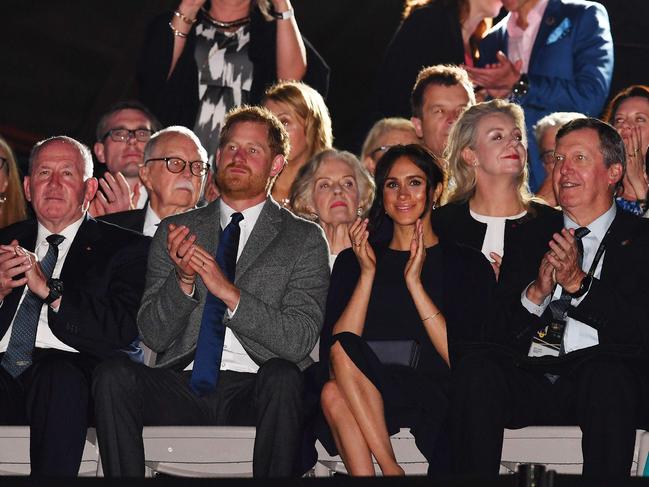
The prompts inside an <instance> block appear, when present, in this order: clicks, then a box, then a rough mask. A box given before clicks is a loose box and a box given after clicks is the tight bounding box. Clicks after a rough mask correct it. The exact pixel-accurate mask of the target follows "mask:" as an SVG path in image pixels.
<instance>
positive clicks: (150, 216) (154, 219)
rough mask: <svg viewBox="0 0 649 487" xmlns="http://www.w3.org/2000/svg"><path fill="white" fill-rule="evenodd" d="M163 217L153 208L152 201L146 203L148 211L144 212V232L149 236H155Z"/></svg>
mask: <svg viewBox="0 0 649 487" xmlns="http://www.w3.org/2000/svg"><path fill="white" fill-rule="evenodd" d="M160 221H161V218H160V217H159V216H158V215H157V214H156V212H155V211H154V210H153V208H151V203H149V204H147V205H146V212H145V214H144V228H143V229H142V233H143V234H144V235H146V236H147V237H153V235H155V232H156V230H157V229H158V225H159V224H160Z"/></svg>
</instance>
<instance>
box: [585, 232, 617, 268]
mask: <svg viewBox="0 0 649 487" xmlns="http://www.w3.org/2000/svg"><path fill="white" fill-rule="evenodd" d="M609 233H611V231H610V229H609V230H608V231H607V232H606V235H604V238H603V239H602V241H601V242H600V243H599V247H597V252H596V253H595V258H594V259H593V263H592V264H591V265H590V270H589V271H588V274H587V275H588V277H593V276H594V275H595V270H596V269H597V264H598V263H599V260H600V259H601V258H602V255H604V251H605V250H606V243H605V242H606V237H608V234H609ZM582 245H583V243H582ZM582 258H583V255H582Z"/></svg>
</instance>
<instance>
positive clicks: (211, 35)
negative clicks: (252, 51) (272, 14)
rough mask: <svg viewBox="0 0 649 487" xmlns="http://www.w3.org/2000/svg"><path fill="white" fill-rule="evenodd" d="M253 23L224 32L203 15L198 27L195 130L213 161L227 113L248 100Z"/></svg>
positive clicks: (251, 70)
mask: <svg viewBox="0 0 649 487" xmlns="http://www.w3.org/2000/svg"><path fill="white" fill-rule="evenodd" d="M249 42H250V25H249V24H248V25H244V26H242V27H240V28H239V29H237V30H236V31H235V32H223V31H222V30H220V29H218V28H217V27H216V26H215V25H214V24H213V23H211V22H210V21H209V20H208V19H206V18H205V16H201V20H200V23H199V24H198V25H197V27H196V49H195V50H194V56H195V59H196V64H197V65H198V97H199V100H200V104H199V109H198V116H197V117H196V123H195V125H194V132H195V133H196V135H197V136H198V138H199V139H200V141H201V143H202V144H203V146H205V148H206V149H207V152H208V154H209V156H210V162H213V159H214V155H215V154H216V149H217V147H218V144H219V133H220V131H221V126H222V124H223V120H224V119H225V115H226V114H227V112H228V111H229V110H230V109H232V108H234V107H236V106H239V105H242V104H244V103H247V102H248V101H249V98H250V87H251V86H252V74H253V73H252V72H253V69H252V62H251V61H250V59H249V57H248V46H249Z"/></svg>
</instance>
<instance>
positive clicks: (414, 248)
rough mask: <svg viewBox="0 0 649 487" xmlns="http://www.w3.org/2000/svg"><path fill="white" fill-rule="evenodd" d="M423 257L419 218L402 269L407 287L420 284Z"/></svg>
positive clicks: (421, 225) (421, 229)
mask: <svg viewBox="0 0 649 487" xmlns="http://www.w3.org/2000/svg"><path fill="white" fill-rule="evenodd" d="M425 259H426V247H425V246H424V224H423V223H422V221H421V219H418V220H417V222H416V223H415V231H414V232H413V234H412V240H411V241H410V258H409V259H408V262H406V268H405V269H404V271H403V275H404V277H405V280H406V286H407V287H408V289H410V288H411V287H412V286H417V285H420V284H421V269H422V268H423V266H424V260H425Z"/></svg>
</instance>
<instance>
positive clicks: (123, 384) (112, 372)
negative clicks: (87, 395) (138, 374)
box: [92, 357, 137, 404]
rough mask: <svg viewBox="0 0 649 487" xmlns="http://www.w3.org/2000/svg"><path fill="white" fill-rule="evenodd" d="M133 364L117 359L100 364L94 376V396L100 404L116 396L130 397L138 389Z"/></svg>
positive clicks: (121, 358) (125, 359) (123, 359)
mask: <svg viewBox="0 0 649 487" xmlns="http://www.w3.org/2000/svg"><path fill="white" fill-rule="evenodd" d="M133 365H134V364H133V362H131V360H129V359H128V358H124V357H116V358H112V359H108V360H106V361H104V362H102V363H101V364H99V365H98V366H97V367H96V368H95V370H94V372H93V374H92V395H93V397H94V398H95V401H96V402H97V403H98V404H99V403H102V402H103V401H105V400H108V399H110V398H115V397H116V396H124V395H127V396H130V395H131V394H133V393H134V392H135V390H136V389H137V387H136V380H135V373H134V371H133Z"/></svg>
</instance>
